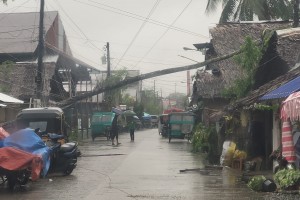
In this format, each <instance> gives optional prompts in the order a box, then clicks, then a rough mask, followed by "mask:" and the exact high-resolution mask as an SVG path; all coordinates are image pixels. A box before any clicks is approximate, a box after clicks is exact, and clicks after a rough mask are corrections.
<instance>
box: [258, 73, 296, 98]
mask: <svg viewBox="0 0 300 200" xmlns="http://www.w3.org/2000/svg"><path fill="white" fill-rule="evenodd" d="M299 90H300V76H299V77H297V78H295V79H293V80H291V81H290V82H287V83H286V84H284V85H281V86H280V87H279V88H277V89H275V90H273V91H271V92H269V93H267V94H265V95H264V96H262V97H261V98H260V100H268V99H280V98H284V97H287V96H289V95H290V94H292V93H293V92H297V91H299Z"/></svg>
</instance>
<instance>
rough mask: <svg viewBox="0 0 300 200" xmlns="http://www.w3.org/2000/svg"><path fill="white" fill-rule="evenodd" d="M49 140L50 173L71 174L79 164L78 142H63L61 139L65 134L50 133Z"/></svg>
mask: <svg viewBox="0 0 300 200" xmlns="http://www.w3.org/2000/svg"><path fill="white" fill-rule="evenodd" d="M48 137H49V139H50V140H49V141H47V142H46V144H47V146H48V147H49V148H50V152H51V153H50V159H51V161H50V169H49V173H52V172H62V173H64V174H65V175H70V174H71V173H72V172H73V170H74V169H75V168H76V165H77V155H78V143H76V142H68V143H65V144H61V143H60V142H59V140H61V139H63V138H64V136H63V135H59V134H55V133H48Z"/></svg>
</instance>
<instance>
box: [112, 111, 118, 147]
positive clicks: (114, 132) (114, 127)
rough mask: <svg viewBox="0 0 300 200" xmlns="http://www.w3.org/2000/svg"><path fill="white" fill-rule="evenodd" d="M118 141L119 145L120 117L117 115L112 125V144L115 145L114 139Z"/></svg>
mask: <svg viewBox="0 0 300 200" xmlns="http://www.w3.org/2000/svg"><path fill="white" fill-rule="evenodd" d="M115 138H116V140H117V145H118V144H119V141H118V139H119V130H118V115H115V117H114V119H113V122H112V125H111V143H112V145H115V143H114V139H115Z"/></svg>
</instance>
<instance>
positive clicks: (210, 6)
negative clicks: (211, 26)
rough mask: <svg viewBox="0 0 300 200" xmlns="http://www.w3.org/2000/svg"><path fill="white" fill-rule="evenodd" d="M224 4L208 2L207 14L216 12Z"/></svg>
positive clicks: (219, 1)
mask: <svg viewBox="0 0 300 200" xmlns="http://www.w3.org/2000/svg"><path fill="white" fill-rule="evenodd" d="M221 2H222V0H207V5H206V9H205V12H206V13H211V12H214V11H216V9H217V7H218V5H219V4H220V3H221Z"/></svg>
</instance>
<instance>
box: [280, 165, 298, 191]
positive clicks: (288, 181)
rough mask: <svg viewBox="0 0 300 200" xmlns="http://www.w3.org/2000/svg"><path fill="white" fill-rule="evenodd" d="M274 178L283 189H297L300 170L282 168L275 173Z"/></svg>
mask: <svg viewBox="0 0 300 200" xmlns="http://www.w3.org/2000/svg"><path fill="white" fill-rule="evenodd" d="M274 180H275V181H276V182H277V183H278V185H279V187H280V188H281V189H283V190H296V189H298V188H299V183H300V171H299V170H296V169H282V170H280V171H278V172H277V173H276V174H275V175H274Z"/></svg>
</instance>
